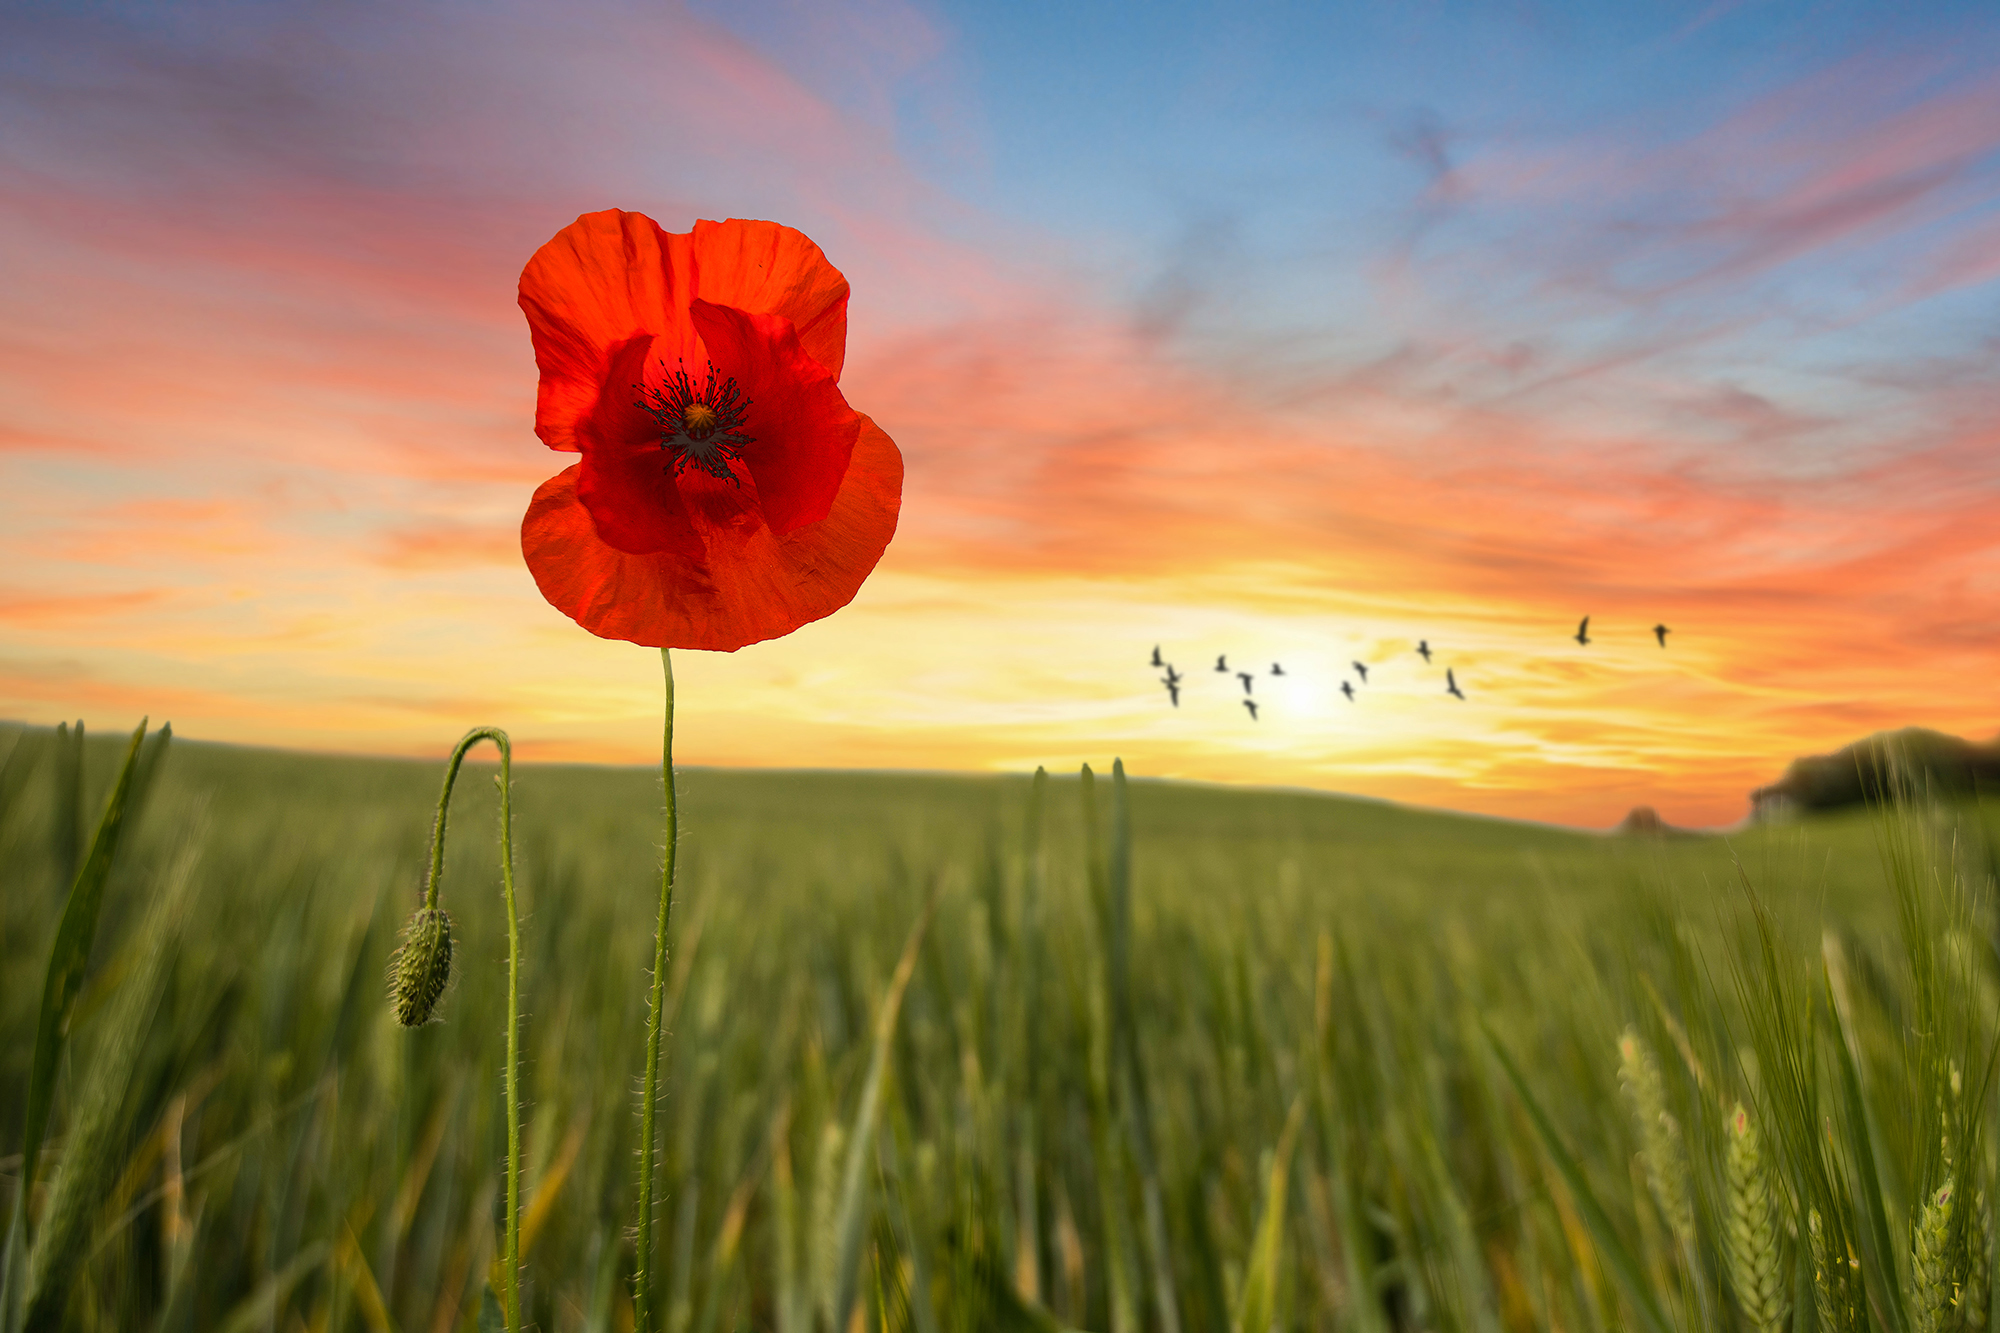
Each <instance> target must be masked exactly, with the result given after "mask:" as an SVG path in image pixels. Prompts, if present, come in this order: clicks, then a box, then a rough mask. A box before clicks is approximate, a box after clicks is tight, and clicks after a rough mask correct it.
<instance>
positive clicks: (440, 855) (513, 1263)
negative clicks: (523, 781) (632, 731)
mask: <svg viewBox="0 0 2000 1333" xmlns="http://www.w3.org/2000/svg"><path fill="white" fill-rule="evenodd" d="M480 741H492V742H493V744H494V745H495V746H497V747H498V748H499V750H500V776H499V777H498V778H496V779H495V781H496V782H497V783H498V784H499V787H500V887H501V891H502V894H503V895H504V896H505V898H506V901H507V1238H506V1259H505V1272H504V1273H503V1275H502V1280H503V1281H504V1283H505V1284H506V1288H507V1289H506V1291H505V1292H503V1293H502V1299H503V1300H504V1301H505V1303H506V1315H507V1333H518V1330H519V1329H520V1327H521V923H520V916H519V914H518V913H517V912H516V910H515V906H514V802H513V795H514V781H513V779H514V772H513V763H514V749H513V746H512V745H511V744H510V743H509V742H508V740H507V733H506V732H504V731H502V730H500V729H499V728H498V727H474V728H473V729H472V730H471V731H468V732H466V733H465V738H464V739H463V740H461V741H459V743H458V747H457V748H456V749H454V750H453V751H452V752H451V762H450V763H448V764H446V765H445V770H444V790H443V791H441V792H440V793H439V794H438V808H437V820H436V822H435V823H433V824H432V825H431V873H430V880H429V882H428V883H427V884H426V885H425V886H424V906H425V907H427V908H431V909H435V908H436V907H437V905H438V885H439V881H440V880H442V879H443V878H444V830H445V816H446V813H447V812H448V811H449V810H450V808H451V789H452V786H453V784H454V783H456V782H457V781H458V769H459V765H460V764H462V763H463V762H464V761H465V752H466V751H467V750H469V749H471V748H472V747H473V746H475V745H477V744H478V743H479V742H480Z"/></svg>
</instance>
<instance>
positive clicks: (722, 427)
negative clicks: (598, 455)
mask: <svg viewBox="0 0 2000 1333" xmlns="http://www.w3.org/2000/svg"><path fill="white" fill-rule="evenodd" d="M661 368H662V369H663V370H664V369H665V366H664V364H663V365H662V367H661ZM632 387H633V388H635V389H637V390H639V392H640V393H641V394H643V395H645V397H644V399H643V400H642V401H640V402H639V403H637V404H635V406H637V407H639V408H641V409H643V410H644V411H645V412H646V413H647V415H649V416H651V417H652V418H653V420H654V421H655V422H656V423H657V424H658V425H659V428H660V448H662V449H664V450H666V452H667V454H668V455H669V462H668V464H667V466H668V468H670V469H671V470H672V471H673V474H674V475H675V476H677V477H678V476H679V475H680V474H681V473H683V472H685V471H687V469H688V466H689V465H690V464H692V465H693V466H695V467H698V468H700V469H701V470H702V471H703V472H706V473H707V474H708V475H709V476H711V477H720V478H723V479H725V480H727V481H728V482H729V483H730V484H732V485H735V486H741V485H742V484H743V483H742V481H740V480H739V479H738V478H737V476H736V473H735V471H734V469H733V468H732V467H731V464H733V463H734V462H736V461H737V460H738V459H740V458H742V457H743V446H744V445H746V444H754V443H756V437H755V436H752V435H746V434H744V433H743V429H742V427H743V413H744V409H746V408H748V407H749V406H750V400H749V399H748V398H744V399H741V400H739V399H738V398H737V389H736V379H735V377H734V376H731V377H730V378H728V379H723V380H721V381H720V382H719V383H718V377H717V375H716V373H715V367H714V366H710V367H709V368H708V377H707V380H706V381H705V382H704V383H703V384H702V386H701V387H700V388H699V389H697V388H695V384H694V381H693V380H692V379H690V378H689V377H688V373H687V371H685V370H676V371H673V372H671V373H669V374H667V375H666V376H665V378H664V379H663V380H662V381H661V383H660V386H659V387H658V388H650V387H648V386H646V385H643V384H635V385H633V386H632Z"/></svg>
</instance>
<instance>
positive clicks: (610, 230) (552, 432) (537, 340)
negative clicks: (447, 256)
mask: <svg viewBox="0 0 2000 1333" xmlns="http://www.w3.org/2000/svg"><path fill="white" fill-rule="evenodd" d="M694 291H695V278H694V245H693V240H692V238H691V237H689V236H684V235H675V234H673V233H671V232H666V231H662V230H660V227H659V224H658V223H656V222H654V221H653V220H652V219H651V218H649V217H647V216H645V215H644V214H643V213H624V212H620V211H619V210H618V209H615V208H613V209H607V210H605V211H604V212H602V213H585V214H584V215H583V216H582V217H580V218H578V219H577V220H576V221H575V222H572V223H570V224H569V226H567V227H564V228H563V229H562V230H561V231H559V232H557V233H556V234H555V236H554V237H553V238H551V239H550V241H549V243H548V244H547V245H544V246H543V247H542V248H541V249H539V250H537V251H535V253H534V255H533V257H532V258H530V259H529V260H528V263H527V266H526V267H525V268H523V269H522V270H521V298H520V299H521V311H522V313H523V314H525V315H527V317H528V331H529V334H530V336H531V337H532V338H533V340H534V345H535V366H536V368H537V369H539V370H540V371H541V376H542V382H541V390H540V392H539V394H538V395H537V397H536V400H535V433H536V434H537V435H539V436H541V437H542V443H544V444H546V445H548V446H549V448H551V449H566V450H570V451H572V452H574V451H578V450H580V449H581V448H582V447H583V445H582V443H581V441H579V440H578V439H577V437H576V432H577V429H578V428H579V426H581V425H582V423H583V422H585V421H586V420H587V419H588V418H589V417H590V415H591V414H592V413H593V412H594V411H595V410H596V407H597V403H598V398H599V395H600V391H601V389H602V387H603V385H604V380H605V375H606V373H607V371H608V368H609V359H610V356H611V353H612V351H613V350H614V349H616V348H618V347H621V346H623V345H624V344H625V343H627V342H628V341H630V340H631V339H632V338H634V337H635V336H637V335H639V334H642V333H649V334H651V335H653V338H654V344H655V345H654V348H653V352H654V355H656V356H660V357H664V358H665V359H666V360H668V361H673V360H676V359H680V358H687V359H692V357H693V355H694V353H695V346H694V343H695V333H694V328H693V326H692V325H690V324H689V323H688V322H687V319H686V317H685V315H684V314H683V313H682V312H683V311H684V310H685V309H686V307H687V303H688V300H689V298H690V297H692V296H693V294H694Z"/></svg>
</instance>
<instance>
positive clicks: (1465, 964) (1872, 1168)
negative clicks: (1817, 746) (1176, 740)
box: [0, 726, 2000, 1333]
mask: <svg viewBox="0 0 2000 1333" xmlns="http://www.w3.org/2000/svg"><path fill="white" fill-rule="evenodd" d="M440 739H441V741H443V740H448V739H450V738H440ZM77 741H78V738H77V737H76V736H75V735H74V734H73V733H69V732H65V733H63V734H60V735H59V734H58V733H56V732H53V731H50V730H46V729H32V728H21V727H18V726H9V727H5V728H0V877H4V881H3V882H4V888H3V889H0V932H4V935H3V936H0V1155H4V1154H11V1155H6V1156H4V1158H3V1159H0V1208H3V1209H5V1211H6V1215H7V1218H8V1221H9V1225H10V1231H9V1235H10V1237H11V1240H10V1253H9V1275H8V1286H9V1291H8V1295H7V1298H6V1303H7V1306H8V1307H9V1308H8V1309H7V1310H6V1311H5V1312H4V1317H5V1318H6V1320H7V1322H8V1327H10V1328H12V1327H26V1328H31V1329H39V1328H49V1329H55V1328H75V1329H84V1330H114V1329H116V1330H163V1331H164V1330H227V1331H228V1333H249V1331H250V1330H272V1331H277V1330H283V1331H285V1333H291V1331H293V1330H312V1331H313V1333H318V1331H319V1330H377V1331H379V1330H387V1329H396V1330H406V1331H410V1333H418V1331H427V1333H446V1331H447V1330H453V1329H478V1328H482V1327H491V1326H494V1325H493V1320H494V1319H495V1313H494V1309H493V1306H492V1303H491V1298H490V1296H489V1295H488V1294H487V1293H488V1281H489V1276H490V1274H491V1272H492V1266H493V1259H494V1255H495V1252H496V1236H497V1235H498V1226H499V1217H500V1212H501V1206H500V1196H499V1190H500V1186H501V1181H502V1164H503V1157H504V1149H505V1144H504V1110H503V1105H502V1098H501V1095H500V1091H501V1072H502V1052H503V1046H502V1027H503V1022H504V1012H505V1010H504V1003H505V969H504V958H505V926H504V917H503V915H502V911H501V901H500V890H499V866H498V851H497V837H496V834H497V795H496V792H495V790H494V783H493V781H492V780H491V778H490V775H491V774H492V773H493V772H494V771H495V770H494V769H493V767H492V766H491V765H474V764H468V768H467V775H466V777H465V778H463V779H461V781H460V783H459V786H458V793H459V794H458V796H457V799H456V801H455V803H454V807H453V818H452V841H451V843H450V849H449V856H448V859H447V862H446V872H445V878H444V895H445V900H446V903H447V905H448V907H449V909H450V911H451V913H452V916H453V919H454V921H455V923H456V931H457V949H456V954H455V981H454V983H453V987H452V990H451V991H450V993H449V994H448V995H447V997H446V999H445V1000H444V1003H443V1006H442V1021H441V1022H438V1023H435V1024H433V1025H431V1026H428V1027H424V1028H420V1029H414V1030H404V1029H401V1028H399V1027H398V1026H397V1025H396V1023H395V1021H394V1018H393V1016H392V1014H391V1011H390V1005H389V1002H388V1000H387V998H386V987H385V980H384V978H385V972H386V968H387V966H388V962H389V958H390V954H391V953H392V951H393V950H394V948H395V947H396V942H397V932H398V929H399V927H400V925H401V923H402V921H403V920H404V918H405V917H407V916H408V915H409V913H410V911H411V909H412V908H413V907H414V906H415V905H416V903H417V900H418V894H419V891H420V886H421V876H422V869H423V862H424V858H425V855H426V847H427V842H428V836H429V831H430V821H431V815H432V811H433V809H434V806H435V802H436V799H437V789H438V783H439V780H440V777H441V773H442V768H441V765H440V764H436V763H414V762H400V761H389V760H371V759H345V758H328V757H322V756H308V755H295V754H285V753H277V752H266V751H257V750H247V749H234V748H229V747H222V746H213V745H203V744H194V743H188V742H184V741H174V742H172V744H171V746H170V747H166V748H164V749H161V748H157V747H158V744H159V743H158V742H157V741H156V740H149V741H148V743H147V748H146V749H144V750H143V751H141V752H140V754H139V757H138V760H137V762H136V763H135V765H134V767H133V776H132V779H131V788H130V790H129V792H128V794H127V798H126V802H125V822H124V828H123V833H122V838H121V840H120V843H119V846H118V848H117V853H116V857H115V860H114V861H113V862H112V863H111V864H110V866H109V875H108V879H105V880H104V881H103V888H102V893H103V897H102V909H101V915H100V916H99V918H98V920H97V922H96V927H95V933H94V936H93V939H92V941H87V942H86V944H87V953H85V954H83V955H81V956H82V957H86V958H87V966H85V967H84V968H83V970H82V971H81V973H80V978H81V984H80V988H79V989H78V990H77V991H76V992H75V998H74V1002H73V1004H72V1005H71V1007H70V1008H69V1009H68V1011H67V1015H66V1019H65V1026H64V1028H63V1029H62V1032H61V1033H58V1034H57V1035H58V1036H62V1037H63V1040H62V1043H61V1047H60V1050H61V1054H60V1060H59V1062H58V1064H57V1065H56V1067H55V1069H54V1073H53V1082H52V1084H50V1086H51V1087H52V1090H53V1101H52V1102H50V1103H49V1110H48V1115H47V1129H46V1133H45V1135H44V1136H43V1138H42V1143H41V1147H40V1150H39V1152H38V1155H37V1161H36V1163H35V1171H34V1183H33V1186H32V1190H31V1195H30V1198H29V1199H28V1201H27V1218H26V1220H25V1224H24V1222H23V1219H21V1218H20V1217H19V1216H18V1214H19V1213H20V1211H21V1207H20V1204H21V1183H22V1180H23V1177H24V1175H25V1174H26V1172H25V1170H24V1168H25V1166H26V1163H25V1162H24V1160H23V1157H22V1155H21V1147H22V1144H23V1143H24V1142H25V1141H26V1135H27V1132H28V1126H27V1123H26V1122H27V1118H28V1116H27V1110H26V1108H27V1106H28V1102H29V1095H28V1090H29V1085H30V1082H31V1063H32V1060H33V1052H34V1050H35V1048H36V1039H37V1026H38V1023H39V1022H41V1018H40V1015H41V1014H42V1012H43V1008H44V990H45V980H46V978H47V976H48V975H49V972H50V959H51V956H52V950H53V949H55V948H56V944H57V928H58V923H59V921H60V920H61V919H62V918H63V914H64V911H65V905H66V903H67V902H68V901H70V897H71V887H72V883H73V882H74V883H77V884H79V885H80V884H82V883H83V881H84V880H85V879H87V878H88V877H89V875H90V874H91V871H90V862H89V859H88V852H89V848H90V845H91V841H92V837H93V835H94V833H95V832H96V830H97V828H98V824H99V819H100V816H101V815H102V813H103V812H104V810H105V807H106V803H107V796H108V793H110V792H111V790H112V788H113V785H114V781H115V780H116V779H117V777H118V775H119V772H120V769H121V763H122V761H123V759H124V757H125V755H126V753H127V748H128V747H127V738H126V737H125V736H118V735H109V734H106V735H100V734H99V733H98V731H97V730H96V729H95V728H94V727H93V729H92V730H91V732H90V736H89V739H88V740H87V741H84V742H83V743H81V744H80V745H79V744H78V743H77ZM1110 768H1111V762H1110V756H1106V759H1105V763H1104V766H1103V767H1102V768H1101V769H1100V770H1099V771H1098V772H1097V773H1096V775H1095V776H1094V778H1092V777H1083V776H1081V775H1079V774H1075V773H1064V774H1051V775H1049V776H1048V777H1047V778H1046V780H1044V781H1038V780H1036V779H1034V778H1032V777H1031V776H1030V775H1025V774H1024V775H1019V776H982V777H957V776H924V775H886V774H858V773H832V772H825V773H817V772H794V773H784V772H741V771H717V770H702V769H694V770H687V771H685V772H684V773H683V774H682V777H681V782H680V789H681V801H682V811H683V814H682V828H683V836H682V843H681V848H682V850H681V866H682V871H681V875H680V891H679V893H678V896H677V899H676V904H675V923H674V941H675V947H674V953H673V957H672V960H671V963H670V968H669V975H668V990H667V995H668V999H667V1014H668V1023H669V1030H670V1033H671V1036H670V1040H669V1045H668V1047H667V1055H666V1057H665V1062H666V1075H665V1078H664V1097H663V1101H662V1109H661V1115H662V1117H663V1124H664V1126H665V1129H664V1133H663V1135H662V1142H663V1149H662V1156H661V1159H660V1171H661V1178H662V1181H663V1193H662V1202H661V1204H660V1208H659V1212H658V1221H657V1223H656V1225H655V1228H654V1236H655V1239H656V1243H657V1247H658V1248H657V1252H656V1257H655V1260H654V1264H653V1268H654V1271H655V1273H656V1275H657V1276H658V1280H659V1283H660V1286H659V1289H658V1292H657V1297H656V1302H655V1308H656V1309H657V1310H659V1311H662V1312H663V1314H664V1321H665V1326H666V1328H667V1329H668V1330H670V1331H671V1333H724V1331H727V1330H752V1329H755V1330H773V1331H774V1333H815V1331H817V1333H856V1331H861V1333H873V1331H874V1330H878V1329H879V1330H899V1331H900V1330H911V1331H913V1333H969V1331H971V1330H1052V1329H1087V1330H1093V1331H1095V1333H1139V1331H1140V1330H1147V1331H1148V1333H1207V1331H1209V1330H1214V1331H1216V1333H1269V1331H1270V1330H1273V1329H1282V1330H1307V1329H1315V1330H1320V1329H1326V1330H1331V1329H1353V1330H1365V1331H1368V1333H1391V1331H1392V1330H1393V1331H1397V1333H1400V1331H1401V1330H1419V1329H1422V1330H1469V1331H1475V1333H1489V1331H1497V1330H1517V1329H1520V1330H1526V1329H1535V1330H1541V1329H1564V1330H1576V1331H1579V1333H1581V1331H1584V1330H1589V1331H1592V1333H1598V1331H1602V1330H1618V1329H1632V1330H1646V1331H1647V1333H1668V1331H1669V1330H1674V1331H1678V1330H1703V1329H1742V1330H1756V1331H1757V1333H1766V1331H1767V1330H1778V1329H1785V1330H1793V1329H1797V1330H1811V1329H1815V1328H1818V1329H1828V1330H1849V1329H1883V1330H1889V1331H1890V1333H1933V1331H1934V1330H1944V1329H1951V1330H1958V1329H1971V1328H1980V1329H1996V1328H2000V1302H1994V1301H1990V1300H1989V1299H1988V1294H1989V1292H1990V1291H1991V1289H1992V1285H1993V1266H1994V1245H1993V1238H1994V1236H1995V1234H1996V1227H1995V1225H1994V1220H1993V1217H1992V1210H1993V1208H1994V1206H1995V1204H1996V1202H2000V1189H1996V1187H1995V1180H1994V1157H1995V1147H1996V1141H1997V1140H1996V1136H1995V1135H1994V1134H1992V1133H1989V1132H1988V1128H1989V1126H1990V1125H1991V1123H1992V1119H1993V1116H1994V1113H1995V1105H1996V1098H1995V1083H1996V1078H1995V1075H1994V1068H1993V1053H1994V1043H1995V1040H1996V1035H2000V1029H1996V1012H2000V955H1997V954H1996V947H1995V946H1996V935H1995V931H1996V924H1997V923H1996V919H1995V916H1994V912H1993V901H1992V900H1993V896H1994V876H1995V868H1996V863H2000V853H1996V850H1995V848H1996V845H2000V806H1994V805H1992V804H1990V803H1989V804H1988V805H1986V806H1984V807H1982V806H1981V805H1979V804H1977V803H1971V804H1962V805H1956V806H1951V807H1935V806H1930V805H1927V804H1924V803H1922V802H1905V803H1902V804H1900V805H1898V806H1896V807H1895V808H1892V809H1888V810H1879V809H1878V810H1874V811H1860V812H1856V813H1854V814H1850V815H1843V816H1837V817H1827V818H1822V819H1818V820H1813V821H1802V822H1797V823H1792V824H1787V825H1781V826H1774V827H1769V828H1753V829H1750V830H1747V831H1743V832H1739V833H1735V834H1732V835H1730V836H1727V837H1702V838H1674V839H1657V838H1655V839H1637V838H1611V837H1607V836H1602V835H1592V834H1584V833H1577V832H1570V831H1563V830H1558V829H1553V828H1542V827H1537V826H1532V825H1523V824H1515V823H1506V822H1501V821H1494V820H1484V819H1476V818H1469V817H1460V816H1454V815H1448V814H1442V813H1432V812H1425V811H1418V810H1410V809H1403V808H1398V807H1394V806H1389V805H1383V804H1378V803H1374V802H1368V801H1362V800H1356V799H1345V798H1340V797H1334V796H1326V795H1318V794H1308V793H1296V792H1287V791H1276V790H1262V791H1258V790H1240V789H1220V788H1209V787H1198V786H1191V785H1182V784H1172V783H1161V782H1152V781H1147V780H1145V779H1144V776H1143V775H1138V774H1135V775H1133V776H1132V777H1131V779H1130V781H1129V782H1128V781H1126V780H1125V779H1124V778H1122V777H1117V776H1114V774H1113V773H1112V772H1111V771H1110ZM659 808H660V786H659V777H658V774H657V773H656V772H648V771H646V770H643V769H611V768H592V767H580V766H579V767H567V766H537V765H522V766H520V767H518V768H517V769H516V776H515V783H514V810H515V820H516V828H515V839H514V845H515V848H516V861H517V866H518V875H519V889H520V893H521V900H522V935H523V948H524V964H523V978H522V993H523V1002H524V1012H525V1014H526V1020H525V1024H524V1030H523V1052H524V1055H525V1057H526V1059H525V1064H524V1067H523V1073H522V1087H523V1092H524V1097H525V1104H526V1109H525V1113H524V1115H525V1125H526V1131H525V1162H526V1171H525V1177H524V1186H523V1201H524V1215H525V1217H524V1223H523V1250H524V1254H525V1267H524V1272H525V1279H524V1281H525V1285H524V1289H523V1311H524V1315H525V1317H526V1320H527V1323H528V1326H530V1327H534V1328H539V1329H544V1330H581V1329H591V1330H596V1329H627V1328H630V1327H631V1326H632V1319H633V1313H632V1310H633V1307H632V1301H631V1297H630V1292H629V1281H630V1278H629V1274H630V1272H631V1270H632V1264H633V1261H632V1251H631V1244H632V1242H631V1231H632V1227H631V1223H632V1218H633V1205H634V1189H635V1186H634V1176H635V1171H634V1160H633V1154H634V1147H633V1145H634V1143H635V1141H636V1137H637V1123H636V1115H635V1108H636V1102H637V1086H638V1075H639V1072H640V1056H641V1035H642V1030H643V1027H644V1022H645V999H644V990H645V986H646V983H647V977H646V972H645V969H646V965H647V962H648V960H649V959H650V954H651V944H652V940H651V934H652V919H653V914H654V912H655V910H656V901H655V895H656V893H657V874H658V863H659V855H660V846H659V840H660V837H661V833H660V818H659ZM79 870H81V871H82V872H83V874H82V876H81V877H80V876H79ZM1739 1107H1740V1108H1741V1109H1740V1112H1739V1110H1738V1108H1739Z"/></svg>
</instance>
